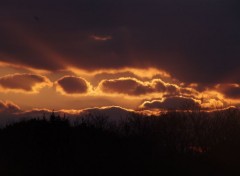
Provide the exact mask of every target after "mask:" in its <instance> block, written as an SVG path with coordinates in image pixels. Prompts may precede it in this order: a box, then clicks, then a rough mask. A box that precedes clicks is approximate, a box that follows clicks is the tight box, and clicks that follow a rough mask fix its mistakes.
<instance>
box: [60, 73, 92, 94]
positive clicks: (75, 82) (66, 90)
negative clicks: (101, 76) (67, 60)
mask: <svg viewBox="0 0 240 176" xmlns="http://www.w3.org/2000/svg"><path fill="white" fill-rule="evenodd" d="M56 83H57V87H59V88H60V89H58V90H59V91H60V92H61V93H63V94H85V93H88V92H89V91H90V89H91V85H90V84H89V83H88V82H87V81H86V80H85V79H83V78H80V77H75V76H64V77H62V78H60V79H59V80H58V81H57V82H56Z"/></svg>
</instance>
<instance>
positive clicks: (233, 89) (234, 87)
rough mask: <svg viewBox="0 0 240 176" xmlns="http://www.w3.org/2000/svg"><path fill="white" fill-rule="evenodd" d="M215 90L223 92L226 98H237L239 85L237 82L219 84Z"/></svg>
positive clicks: (239, 92)
mask: <svg viewBox="0 0 240 176" xmlns="http://www.w3.org/2000/svg"><path fill="white" fill-rule="evenodd" d="M217 90H218V91H220V92H221V93H223V94H224V96H225V97H226V98H231V99H239V98H240V85H239V84H220V85H218V86H217Z"/></svg>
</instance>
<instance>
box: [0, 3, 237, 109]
mask: <svg viewBox="0 0 240 176" xmlns="http://www.w3.org/2000/svg"><path fill="white" fill-rule="evenodd" d="M238 5H240V4H239V0H41V1H36V0H35V1H33V0H8V1H1V2H0V40H1V41H0V100H1V101H0V112H4V113H18V112H26V111H32V110H33V109H36V108H37V109H39V110H41V109H49V110H52V109H55V110H62V109H65V110H66V111H67V110H68V111H69V110H72V111H71V112H75V111H74V110H81V109H86V108H94V107H95V108H96V107H98V108H101V107H111V106H119V107H122V108H126V109H132V110H137V111H142V110H146V111H148V112H155V111H158V110H165V109H177V110H186V109H193V108H198V109H199V108H200V109H207V110H209V109H216V108H226V107H229V106H236V107H240V32H239V31H240V22H239V19H240V11H239V8H238V7H239V6H238ZM76 112H78V111H76Z"/></svg>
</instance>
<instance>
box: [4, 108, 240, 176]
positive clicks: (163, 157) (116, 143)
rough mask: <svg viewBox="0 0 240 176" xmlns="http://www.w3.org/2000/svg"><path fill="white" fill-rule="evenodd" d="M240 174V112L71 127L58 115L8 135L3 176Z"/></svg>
mask: <svg viewBox="0 0 240 176" xmlns="http://www.w3.org/2000/svg"><path fill="white" fill-rule="evenodd" d="M179 174H183V175H194V176H198V175H199V176H208V175H211V176H212V175H226V176H229V175H240V113H239V111H237V110H227V111H224V112H217V113H212V114H207V113H201V112H194V113H192V112H188V113H179V112H170V113H167V114H165V115H162V116H160V117H143V116H136V115H135V116H133V117H131V118H129V120H127V121H125V122H122V123H121V124H120V125H118V126H116V125H114V124H108V123H106V122H105V121H104V117H92V120H91V121H81V122H79V123H78V124H75V125H69V122H68V120H66V119H62V120H61V119H60V118H58V117H55V116H54V115H52V117H51V118H50V120H45V119H41V120H37V119H35V120H30V121H23V122H20V123H16V124H13V125H11V126H7V127H6V128H4V129H2V130H1V131H0V175H1V176H5V175H17V176H19V175H65V176H66V175H132V176H133V175H146V176H151V175H179Z"/></svg>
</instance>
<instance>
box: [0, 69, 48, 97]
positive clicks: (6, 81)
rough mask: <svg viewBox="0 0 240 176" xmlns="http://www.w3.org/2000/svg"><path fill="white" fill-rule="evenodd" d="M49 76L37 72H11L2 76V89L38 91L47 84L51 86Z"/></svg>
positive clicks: (0, 85) (0, 80)
mask: <svg viewBox="0 0 240 176" xmlns="http://www.w3.org/2000/svg"><path fill="white" fill-rule="evenodd" d="M50 85H51V82H50V80H49V79H48V78H46V77H44V76H41V75H36V74H28V73H22V74H18V73H16V74H11V75H6V76H2V77H0V90H2V91H17V92H18V91H20V92H26V93H37V92H39V90H40V89H41V88H43V87H45V86H50Z"/></svg>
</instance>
